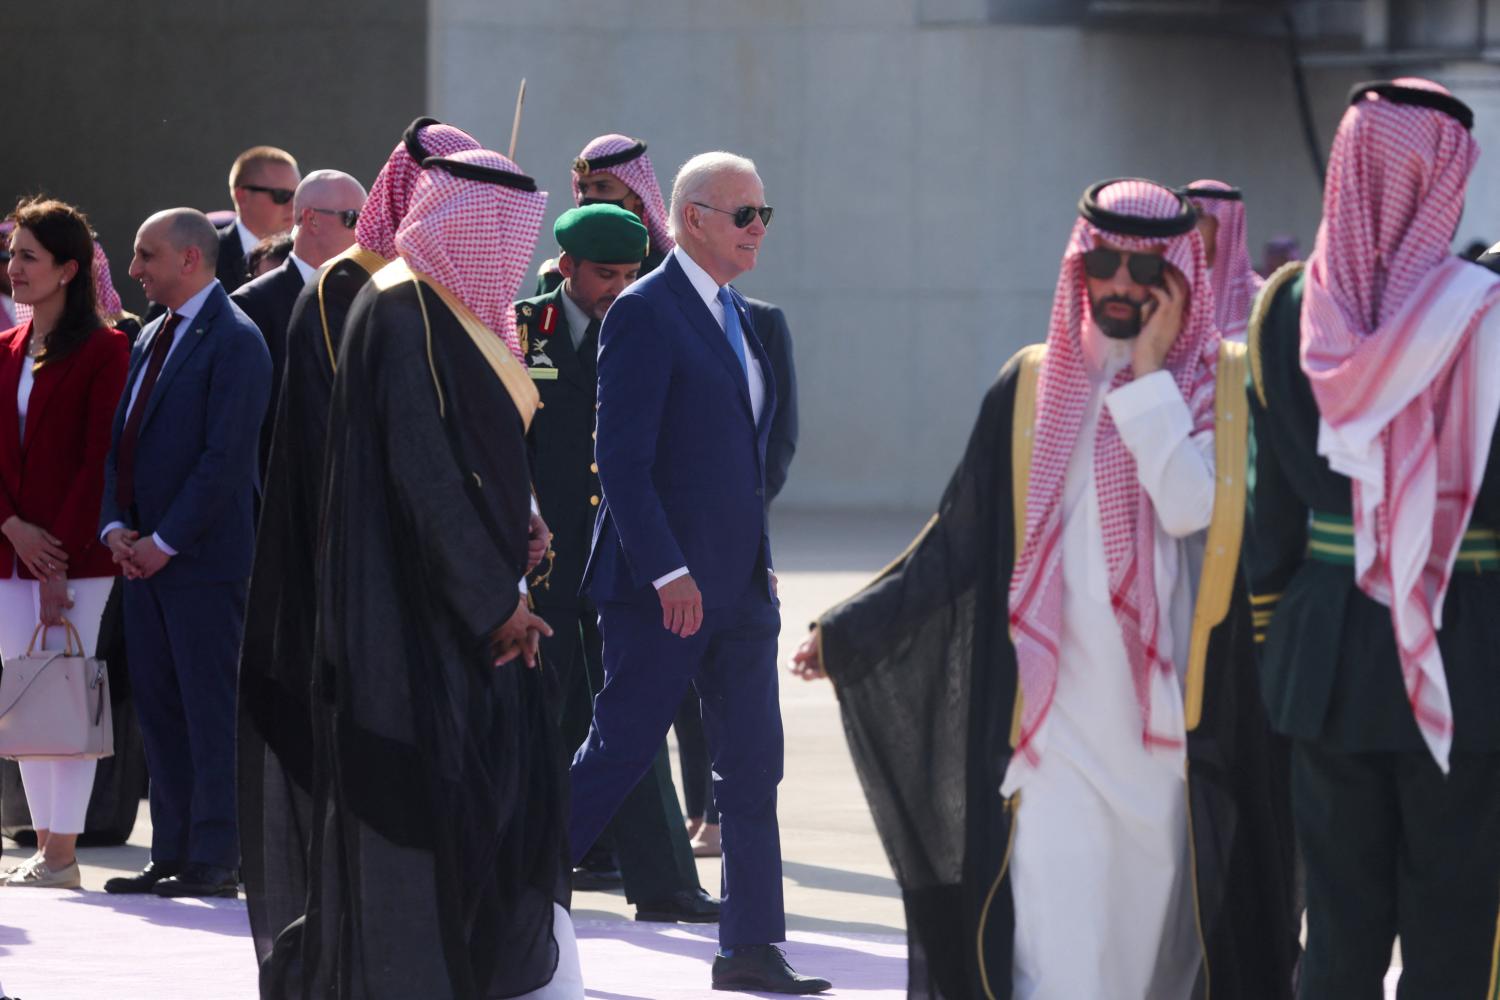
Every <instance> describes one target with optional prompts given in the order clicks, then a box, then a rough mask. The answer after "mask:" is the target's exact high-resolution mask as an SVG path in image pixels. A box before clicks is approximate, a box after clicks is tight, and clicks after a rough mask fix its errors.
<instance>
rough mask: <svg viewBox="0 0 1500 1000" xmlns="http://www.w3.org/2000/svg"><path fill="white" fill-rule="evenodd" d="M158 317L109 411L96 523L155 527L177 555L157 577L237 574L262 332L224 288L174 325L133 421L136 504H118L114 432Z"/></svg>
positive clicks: (241, 567) (212, 578)
mask: <svg viewBox="0 0 1500 1000" xmlns="http://www.w3.org/2000/svg"><path fill="white" fill-rule="evenodd" d="M161 327H162V320H160V319H157V320H154V321H153V322H151V323H150V324H148V325H147V326H146V328H145V329H143V330H142V331H141V336H140V339H139V340H138V341H137V342H136V346H135V349H134V350H133V351H131V355H130V373H129V375H128V376H127V377H126V380H125V389H124V391H123V392H122V394H121V397H120V405H119V406H118V407H117V408H116V409H115V420H114V430H113V435H112V437H111V443H110V450H109V460H108V461H107V462H105V465H104V506H103V511H102V512H101V514H100V517H99V530H100V531H102V530H103V529H104V528H105V527H106V526H107V525H109V524H111V523H112V522H115V521H119V522H121V523H123V524H125V525H126V526H128V527H131V528H134V529H135V530H137V531H139V532H140V533H141V534H142V535H143V536H144V535H148V534H151V533H153V532H159V533H160V534H161V537H162V539H163V540H164V541H165V542H166V543H167V544H168V545H170V546H172V547H173V548H174V549H176V550H177V555H176V556H175V557H174V558H173V559H172V560H171V561H170V562H168V563H167V565H166V568H165V569H163V570H162V571H161V572H160V573H159V574H157V576H156V577H155V579H157V580H160V581H162V582H163V583H173V584H180V583H210V582H223V581H232V580H243V579H246V578H247V577H249V575H250V559H251V554H252V550H253V547H254V536H255V521H254V513H253V511H254V504H255V493H256V490H257V489H258V487H259V482H260V478H259V474H258V472H257V469H256V445H257V442H258V441H259V437H260V425H261V420H262V419H264V417H265V415H266V401H267V400H268V399H269V398H270V395H271V355H270V352H268V351H267V350H266V344H265V341H264V340H262V339H261V336H260V331H258V330H257V329H256V328H255V324H254V323H252V322H250V319H249V317H247V316H246V315H245V314H244V313H243V312H241V311H240V309H239V307H238V306H236V305H235V304H234V303H233V302H231V301H229V296H228V295H227V294H226V293H225V292H224V289H223V288H222V287H215V288H214V290H213V291H212V292H211V293H210V294H209V296H208V299H207V301H206V302H204V304H203V309H202V311H200V312H199V313H198V315H197V316H194V317H193V320H192V322H191V323H186V324H184V325H183V326H182V327H181V328H179V329H178V331H177V338H178V343H177V345H176V347H174V348H173V349H172V353H171V355H170V356H169V357H168V358H167V363H166V365H165V366H164V367H163V368H162V370H161V374H160V375H159V376H158V377H157V380H156V386H155V388H154V389H153V390H152V392H151V396H150V398H149V399H147V400H146V401H145V402H144V404H143V405H145V406H146V410H145V412H144V417H143V418H142V421H141V426H140V439H139V441H138V443H137V445H136V457H135V504H134V509H133V510H120V509H119V508H118V507H117V506H116V503H115V478H116V461H117V454H118V451H119V446H120V433H121V431H122V430H123V429H124V427H125V417H126V409H127V408H128V407H129V405H130V387H131V386H133V385H134V384H135V383H136V381H137V379H138V378H139V376H140V374H141V372H142V369H143V368H144V365H145V361H146V358H147V356H148V355H149V354H150V352H151V346H152V344H153V343H155V340H156V335H157V334H158V333H159V332H160V331H161Z"/></svg>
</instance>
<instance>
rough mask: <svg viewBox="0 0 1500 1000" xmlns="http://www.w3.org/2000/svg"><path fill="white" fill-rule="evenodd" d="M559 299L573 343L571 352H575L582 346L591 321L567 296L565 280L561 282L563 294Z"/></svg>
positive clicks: (570, 297)
mask: <svg viewBox="0 0 1500 1000" xmlns="http://www.w3.org/2000/svg"><path fill="white" fill-rule="evenodd" d="M559 298H561V299H562V307H563V315H564V316H566V317H567V319H568V337H569V339H571V340H572V341H573V350H575V351H576V350H578V348H580V347H582V346H583V335H584V334H586V333H588V332H589V323H590V322H592V320H590V319H589V315H588V313H586V312H584V311H583V307H582V306H580V305H579V304H578V303H577V302H574V301H573V296H571V295H569V294H568V282H567V279H564V280H563V293H562V295H561V296H559Z"/></svg>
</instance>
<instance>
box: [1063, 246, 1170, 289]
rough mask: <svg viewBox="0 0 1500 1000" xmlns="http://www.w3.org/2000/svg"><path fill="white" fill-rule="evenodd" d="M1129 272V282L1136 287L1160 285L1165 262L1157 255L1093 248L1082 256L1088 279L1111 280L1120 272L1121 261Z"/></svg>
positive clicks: (1165, 265) (1165, 266)
mask: <svg viewBox="0 0 1500 1000" xmlns="http://www.w3.org/2000/svg"><path fill="white" fill-rule="evenodd" d="M1122 258H1123V259H1124V261H1125V267H1126V269H1127V270H1129V271H1130V280H1131V281H1133V282H1135V283H1136V284H1137V285H1160V284H1161V283H1162V276H1163V275H1164V274H1165V273H1166V268H1167V262H1166V259H1165V258H1163V257H1162V255H1161V254H1159V253H1127V252H1125V251H1123V250H1110V249H1109V248H1108V247H1095V248H1094V249H1092V250H1088V251H1086V252H1085V253H1084V254H1083V269H1084V271H1085V272H1087V273H1088V276H1089V277H1090V278H1094V279H1095V280H1098V281H1104V280H1106V279H1108V278H1113V277H1114V276H1115V275H1116V274H1118V273H1119V270H1120V261H1121V259H1122Z"/></svg>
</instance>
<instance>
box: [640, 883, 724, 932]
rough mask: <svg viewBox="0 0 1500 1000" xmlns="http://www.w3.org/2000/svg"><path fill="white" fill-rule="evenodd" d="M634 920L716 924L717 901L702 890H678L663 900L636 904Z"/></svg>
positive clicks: (717, 915)
mask: <svg viewBox="0 0 1500 1000" xmlns="http://www.w3.org/2000/svg"><path fill="white" fill-rule="evenodd" d="M635 919H637V920H649V921H655V922H657V923H664V924H670V923H683V924H716V923H718V922H719V901H718V900H717V899H715V898H714V897H712V896H710V895H709V894H708V893H706V892H704V891H703V890H702V889H678V890H677V891H676V892H674V893H672V895H670V896H668V897H666V898H665V899H653V900H651V901H650V902H649V903H640V904H637V906H636V908H635Z"/></svg>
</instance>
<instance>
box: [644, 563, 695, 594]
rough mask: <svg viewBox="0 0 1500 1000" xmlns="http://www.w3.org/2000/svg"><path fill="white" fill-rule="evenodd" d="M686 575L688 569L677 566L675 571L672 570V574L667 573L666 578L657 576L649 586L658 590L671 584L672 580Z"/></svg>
mask: <svg viewBox="0 0 1500 1000" xmlns="http://www.w3.org/2000/svg"><path fill="white" fill-rule="evenodd" d="M687 575H688V568H687V567H686V566H679V567H678V568H677V569H674V570H673V571H672V572H670V573H668V574H667V575H666V576H659V577H657V578H656V579H655V580H652V581H651V586H653V587H655V588H656V589H657V590H660V589H661V588H663V587H665V586H666V585H667V584H669V583H671V582H672V581H673V580H676V579H679V578H681V577H684V576H687Z"/></svg>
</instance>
